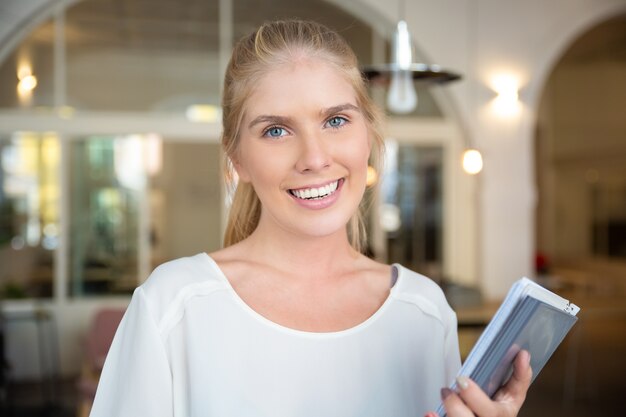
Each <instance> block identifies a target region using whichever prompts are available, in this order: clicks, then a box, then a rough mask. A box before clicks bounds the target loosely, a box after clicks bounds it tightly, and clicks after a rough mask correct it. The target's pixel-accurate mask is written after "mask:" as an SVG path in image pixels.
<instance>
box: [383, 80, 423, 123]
mask: <svg viewBox="0 0 626 417" xmlns="http://www.w3.org/2000/svg"><path fill="white" fill-rule="evenodd" d="M387 106H388V107H389V110H391V111H392V112H393V113H398V114H406V113H411V112H412V111H413V110H415V108H416V107H417V94H416V93H415V87H414V86H413V79H412V76H411V72H410V71H404V70H399V71H394V72H393V73H392V74H391V85H390V86H389V92H388V93H387Z"/></svg>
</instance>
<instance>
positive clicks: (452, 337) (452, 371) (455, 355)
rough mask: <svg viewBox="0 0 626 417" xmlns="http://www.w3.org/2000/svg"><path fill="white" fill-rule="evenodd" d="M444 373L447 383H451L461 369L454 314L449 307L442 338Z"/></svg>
mask: <svg viewBox="0 0 626 417" xmlns="http://www.w3.org/2000/svg"><path fill="white" fill-rule="evenodd" d="M444 350H445V351H444V354H445V366H446V370H445V374H446V381H447V382H448V384H452V382H453V381H454V378H456V375H457V373H458V372H459V370H460V369H461V353H460V352H459V336H458V331H457V318H456V314H455V313H454V312H453V311H452V309H450V319H449V320H448V326H447V329H446V335H445V340H444Z"/></svg>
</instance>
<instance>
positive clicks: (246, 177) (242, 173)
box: [230, 156, 250, 183]
mask: <svg viewBox="0 0 626 417" xmlns="http://www.w3.org/2000/svg"><path fill="white" fill-rule="evenodd" d="M230 163H231V164H232V166H233V169H234V170H235V172H236V173H237V177H238V178H239V181H242V182H247V183H249V182H250V173H249V172H248V171H247V170H246V169H245V167H244V166H243V165H242V164H241V162H240V160H239V157H238V156H233V157H231V158H230Z"/></svg>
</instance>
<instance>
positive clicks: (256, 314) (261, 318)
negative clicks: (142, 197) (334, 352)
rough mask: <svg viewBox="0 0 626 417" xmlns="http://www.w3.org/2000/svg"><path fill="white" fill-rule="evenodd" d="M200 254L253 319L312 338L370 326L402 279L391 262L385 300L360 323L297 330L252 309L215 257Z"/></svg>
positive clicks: (330, 335)
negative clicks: (334, 328) (320, 330)
mask: <svg viewBox="0 0 626 417" xmlns="http://www.w3.org/2000/svg"><path fill="white" fill-rule="evenodd" d="M202 255H204V259H205V260H207V261H208V263H209V265H210V266H211V267H212V269H213V270H214V271H215V272H217V275H218V277H219V279H220V280H222V281H223V282H224V284H225V285H226V287H227V289H228V291H229V292H230V293H231V294H232V297H233V299H234V300H235V302H236V303H237V304H238V305H239V306H240V307H242V309H243V310H244V311H245V312H246V313H247V314H249V315H250V316H252V318H254V319H255V320H257V321H259V322H261V323H263V324H265V325H267V326H269V327H271V328H274V329H276V330H279V331H281V332H285V333H290V334H294V335H298V336H304V337H313V338H325V337H340V336H347V335H350V334H353V333H357V332H359V331H362V330H364V329H366V328H367V327H369V326H371V325H372V324H373V323H374V322H375V321H377V320H378V319H379V318H380V317H381V316H382V315H383V313H384V312H385V311H386V310H387V309H388V307H389V304H391V301H392V299H393V297H394V295H395V292H396V290H397V288H398V287H399V283H400V280H401V279H402V273H401V272H402V268H400V265H399V264H396V263H394V264H391V277H390V278H391V282H392V285H391V287H390V289H389V294H387V298H385V301H383V303H382V304H381V305H380V307H378V309H377V310H376V311H375V312H374V313H372V315H370V316H369V317H368V318H366V319H365V320H363V321H362V322H360V323H357V324H355V325H354V326H352V327H348V328H346V329H343V330H336V331H329V332H311V331H307V330H299V329H294V328H292V327H289V326H286V325H284V324H280V323H277V322H275V321H273V320H271V319H269V318H267V317H265V316H264V315H262V314H261V313H259V312H257V311H256V310H255V309H253V308H252V307H250V305H248V303H246V302H245V301H244V300H243V298H241V297H240V296H239V294H238V293H237V291H235V288H234V287H233V286H232V285H231V283H230V281H229V280H228V277H226V274H224V271H222V269H221V268H220V266H219V265H218V264H217V262H216V261H215V259H213V258H212V257H211V256H210V255H209V254H208V253H206V252H202Z"/></svg>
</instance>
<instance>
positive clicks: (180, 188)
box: [69, 135, 221, 296]
mask: <svg viewBox="0 0 626 417" xmlns="http://www.w3.org/2000/svg"><path fill="white" fill-rule="evenodd" d="M70 149H71V152H70V154H71V156H70V158H71V164H70V178H71V184H70V193H69V194H70V239H69V242H70V251H69V253H70V262H69V264H70V281H69V285H70V294H72V296H83V295H105V294H118V293H131V292H132V291H133V289H134V288H135V287H136V286H137V285H138V284H139V283H140V282H141V281H143V280H144V279H145V278H146V276H147V275H148V274H149V272H150V271H151V270H152V269H154V268H155V267H156V266H157V265H159V264H161V263H163V262H166V261H169V260H171V259H175V258H178V257H181V256H189V255H193V254H195V253H199V252H203V251H212V250H216V249H218V248H219V247H220V244H221V241H220V237H221V198H220V196H221V185H220V184H221V179H220V150H219V145H218V144H210V143H185V142H182V141H177V140H171V141H164V140H163V139H162V138H161V137H159V136H156V135H127V136H116V137H107V136H105V137H98V136H94V137H87V138H83V139H76V140H73V141H72V143H71V146H70Z"/></svg>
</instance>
